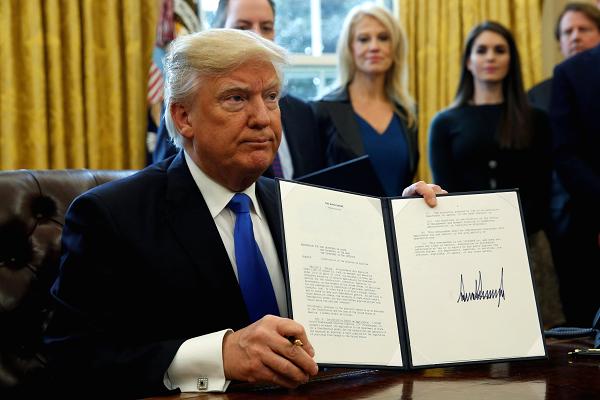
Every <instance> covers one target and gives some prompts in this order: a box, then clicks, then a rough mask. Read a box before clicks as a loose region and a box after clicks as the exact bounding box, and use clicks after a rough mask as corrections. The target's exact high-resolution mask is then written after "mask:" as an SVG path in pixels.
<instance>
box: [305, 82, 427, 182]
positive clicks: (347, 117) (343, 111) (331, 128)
mask: <svg viewBox="0 0 600 400" xmlns="http://www.w3.org/2000/svg"><path fill="white" fill-rule="evenodd" d="M311 106H312V108H313V110H314V112H315V115H316V117H317V123H318V125H319V132H320V135H321V141H322V147H323V148H324V149H325V154H326V160H327V165H328V166H330V165H335V164H339V163H341V162H344V161H348V160H352V159H353V158H356V157H360V156H362V155H364V154H365V147H364V144H363V141H362V136H361V133H360V127H359V126H358V122H356V118H355V117H354V110H353V109H352V103H351V102H350V96H349V94H348V88H347V87H343V88H338V89H336V90H334V91H333V92H331V93H329V94H327V95H325V96H324V97H323V98H322V99H321V100H319V101H315V102H312V103H311ZM398 107H399V106H398ZM402 123H403V124H404V121H403V120H402ZM403 128H404V132H405V133H406V141H407V143H408V148H409V154H408V160H409V166H410V175H411V176H414V175H415V172H416V171H417V164H418V162H419V148H418V138H417V130H416V129H408V128H407V126H406V124H404V125H403Z"/></svg>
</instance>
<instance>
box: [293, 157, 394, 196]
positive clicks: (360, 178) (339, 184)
mask: <svg viewBox="0 0 600 400" xmlns="http://www.w3.org/2000/svg"><path fill="white" fill-rule="evenodd" d="M295 180H296V181H298V182H304V183H310V184H313V185H318V186H323V187H328V188H333V189H338V190H345V191H347V192H354V193H360V194H365V195H368V196H377V197H382V196H385V192H384V191H383V186H382V185H381V182H380V181H379V178H378V177H377V174H376V173H375V170H374V169H373V165H372V164H371V160H370V159H369V156H368V155H364V156H361V157H357V158H354V159H352V160H349V161H346V162H343V163H340V164H336V165H333V166H331V167H328V168H324V169H322V170H319V171H315V172H312V173H310V174H307V175H304V176H301V177H299V178H297V179H295Z"/></svg>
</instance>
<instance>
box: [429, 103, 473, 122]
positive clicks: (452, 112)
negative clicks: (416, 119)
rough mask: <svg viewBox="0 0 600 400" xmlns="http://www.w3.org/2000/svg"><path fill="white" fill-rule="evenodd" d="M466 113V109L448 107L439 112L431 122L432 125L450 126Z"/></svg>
mask: <svg viewBox="0 0 600 400" xmlns="http://www.w3.org/2000/svg"><path fill="white" fill-rule="evenodd" d="M464 112H465V107H448V108H444V109H442V110H440V111H438V112H437V114H435V115H434V116H433V119H432V120H431V123H432V124H434V123H435V124H450V123H453V122H455V121H456V119H457V118H460V117H461V116H462V114H464Z"/></svg>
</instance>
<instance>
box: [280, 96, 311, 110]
mask: <svg viewBox="0 0 600 400" xmlns="http://www.w3.org/2000/svg"><path fill="white" fill-rule="evenodd" d="M279 103H280V104H286V105H290V106H293V107H308V103H307V102H306V101H304V100H302V99H301V98H300V97H296V96H294V95H291V94H289V93H286V94H285V95H283V96H281V99H279Z"/></svg>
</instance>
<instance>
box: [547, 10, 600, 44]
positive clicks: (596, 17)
mask: <svg viewBox="0 0 600 400" xmlns="http://www.w3.org/2000/svg"><path fill="white" fill-rule="evenodd" d="M569 11H573V12H580V13H582V14H583V15H585V16H586V17H587V19H589V20H590V21H592V22H593V23H594V24H595V25H596V29H598V32H600V10H599V9H598V8H597V7H595V6H593V5H591V4H588V3H567V5H566V6H565V8H564V9H563V10H562V12H561V13H560V15H559V16H558V20H557V21H556V27H555V28H554V36H555V37H556V40H560V33H561V32H560V23H561V22H562V19H563V17H564V16H565V14H566V13H568V12H569Z"/></svg>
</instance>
